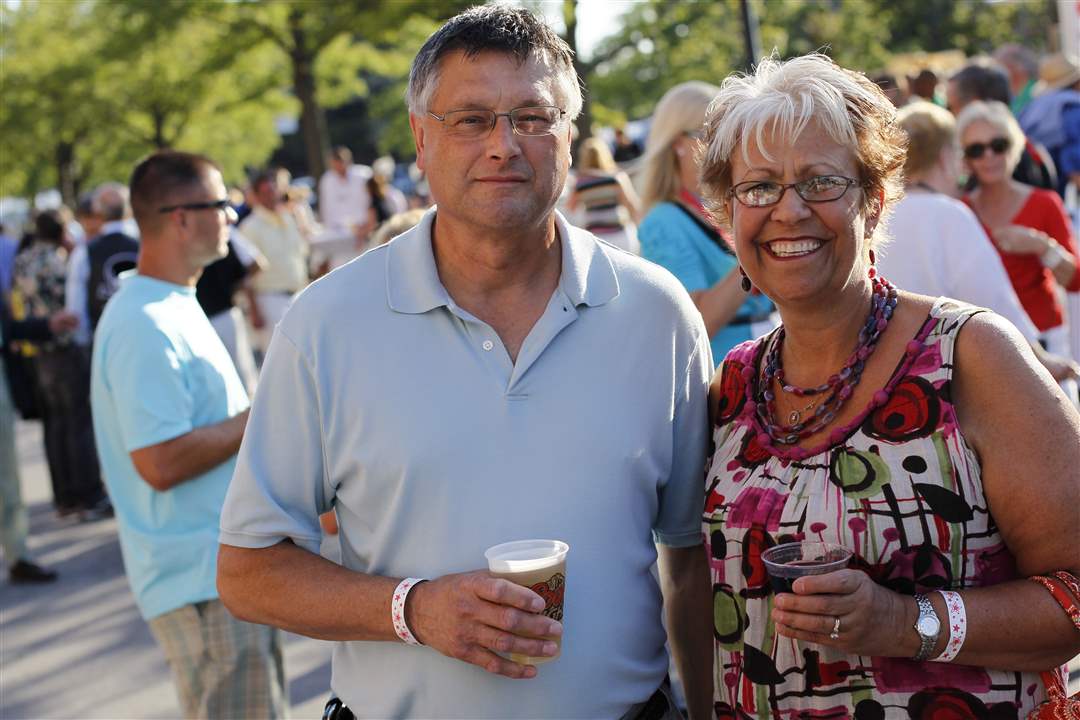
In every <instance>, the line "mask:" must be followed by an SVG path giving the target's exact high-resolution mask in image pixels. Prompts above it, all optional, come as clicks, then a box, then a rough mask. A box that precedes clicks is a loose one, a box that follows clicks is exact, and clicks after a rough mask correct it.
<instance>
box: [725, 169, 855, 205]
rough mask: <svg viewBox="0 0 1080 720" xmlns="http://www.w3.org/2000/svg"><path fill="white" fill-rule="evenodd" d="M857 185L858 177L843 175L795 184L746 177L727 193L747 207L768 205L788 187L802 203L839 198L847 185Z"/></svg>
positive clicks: (782, 194) (778, 200) (819, 177)
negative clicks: (745, 179)
mask: <svg viewBox="0 0 1080 720" xmlns="http://www.w3.org/2000/svg"><path fill="white" fill-rule="evenodd" d="M858 184H859V181H858V180H853V179H852V178H849V177H844V176H843V175H816V176H814V177H812V178H807V179H806V180H800V181H799V182H796V183H776V182H769V181H767V180H765V181H762V180H748V181H747V182H741V183H739V184H738V185H735V186H734V187H732V188H731V190H730V191H728V194H729V195H734V196H735V199H736V200H738V201H739V202H741V203H742V204H743V205H745V206H747V207H768V206H769V205H775V204H776V203H778V202H780V198H782V197H784V193H786V192H787V191H788V188H795V192H796V193H798V194H799V197H801V198H802V199H803V200H804V201H805V202H808V203H823V202H832V201H833V200H839V199H840V198H841V197H843V196H844V193H846V192H847V191H848V188H849V187H851V186H852V185H858Z"/></svg>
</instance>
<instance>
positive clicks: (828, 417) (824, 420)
mask: <svg viewBox="0 0 1080 720" xmlns="http://www.w3.org/2000/svg"><path fill="white" fill-rule="evenodd" d="M835 419H836V413H834V412H833V411H832V410H830V411H828V412H827V413H825V414H824V415H822V416H821V425H822V427H824V426H825V425H828V424H829V423H831V422H832V421H833V420H835Z"/></svg>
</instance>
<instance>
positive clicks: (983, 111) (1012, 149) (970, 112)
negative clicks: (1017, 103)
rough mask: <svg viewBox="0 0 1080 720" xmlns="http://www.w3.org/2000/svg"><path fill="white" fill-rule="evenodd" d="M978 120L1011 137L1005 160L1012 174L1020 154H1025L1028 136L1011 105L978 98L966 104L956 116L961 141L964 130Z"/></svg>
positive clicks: (957, 133)
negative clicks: (1014, 114) (1010, 108)
mask: <svg viewBox="0 0 1080 720" xmlns="http://www.w3.org/2000/svg"><path fill="white" fill-rule="evenodd" d="M976 122H984V123H986V124H987V125H990V126H991V127H994V128H996V129H998V130H1000V131H1001V132H1003V133H1005V136H1006V137H1007V138H1008V139H1009V150H1008V152H1007V153H1006V154H1005V162H1007V163H1008V168H1009V173H1010V174H1011V173H1012V171H1013V170H1015V169H1016V166H1017V165H1018V164H1019V163H1020V156H1021V155H1023V154H1024V146H1025V145H1027V138H1026V137H1024V131H1023V130H1021V129H1020V124H1019V123H1018V122H1016V118H1015V117H1013V114H1012V111H1011V110H1009V106H1008V105H1006V104H1005V103H1002V102H997V101H996V100H989V101H984V100H976V101H975V102H972V103H968V104H967V105H965V106H964V109H963V110H961V111H960V114H959V115H957V116H956V135H957V137H959V138H960V139H961V142H962V141H963V137H964V131H965V130H966V129H967V128H968V127H970V126H971V124H972V123H976Z"/></svg>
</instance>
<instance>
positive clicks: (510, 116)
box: [427, 105, 566, 139]
mask: <svg viewBox="0 0 1080 720" xmlns="http://www.w3.org/2000/svg"><path fill="white" fill-rule="evenodd" d="M535 108H545V109H551V110H558V111H559V118H558V120H556V121H555V123H554V124H553V125H552V130H554V129H555V127H557V126H558V125H559V124H560V123H562V121H563V119H564V118H565V117H566V111H565V110H563V109H562V108H561V107H559V106H558V105H523V106H521V107H516V108H510V109H509V110H507V111H506V112H501V113H500V112H495V111H494V110H485V109H482V108H460V109H457V110H447V111H446V112H444V113H443V114H442V115H438V114H436V113H433V112H431V111H430V110H428V111H427V114H428V115H430V116H431V117H433V118H435V119H436V120H438V121H439V122H440V123H443V128H445V127H446V117H447V116H448V115H450V114H451V113H456V112H477V113H489V114H490V115H491V116H492V117H493V118H494V119H493V120H492V121H491V124H490V125H488V129H487V132H486V133H483V134H480V135H477V136H476V137H477V139H479V138H481V137H487V136H488V135H490V134H491V132H492V131H493V130H494V129H495V126H496V125H498V124H499V118H501V117H504V118H506V121H507V122H509V123H510V129H511V130H512V131H513V132H514V134H515V135H520V136H521V137H544V136H545V135H551V134H552V132H551V131H548V132H545V133H540V134H539V135H530V134H529V133H523V132H521V131H519V130H518V127H517V123H516V122H514V115H513V114H514V113H516V112H517V111H518V110H531V109H535ZM451 134H453V133H451Z"/></svg>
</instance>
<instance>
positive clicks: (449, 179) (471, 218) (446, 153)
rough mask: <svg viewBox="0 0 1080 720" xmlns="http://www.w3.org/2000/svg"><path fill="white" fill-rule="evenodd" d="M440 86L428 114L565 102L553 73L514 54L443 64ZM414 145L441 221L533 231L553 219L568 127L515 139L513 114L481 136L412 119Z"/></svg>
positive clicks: (566, 161) (456, 57)
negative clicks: (464, 135)
mask: <svg viewBox="0 0 1080 720" xmlns="http://www.w3.org/2000/svg"><path fill="white" fill-rule="evenodd" d="M437 82H438V85H437V87H436V88H435V92H434V94H433V95H432V98H431V102H430V105H429V107H428V110H430V111H431V112H433V113H436V114H438V115H444V114H445V113H447V112H450V111H453V110H477V109H481V110H494V111H495V112H497V113H505V112H509V111H510V110H513V109H515V108H520V107H531V106H540V105H553V106H556V107H559V108H563V109H565V105H566V100H565V98H564V97H563V93H562V88H561V87H560V84H559V82H558V80H557V79H556V76H555V74H554V72H553V71H552V70H551V69H550V68H549V67H548V66H547V64H545V63H543V62H538V61H537V59H536V58H535V57H530V58H529V59H528V60H527V61H526V62H525V63H524V64H522V65H520V66H519V65H518V63H517V61H516V59H515V58H514V57H513V56H512V55H507V54H504V53H498V52H483V53H480V54H479V55H477V56H475V57H466V56H465V54H464V53H463V52H461V51H457V52H454V53H451V54H449V55H447V56H446V57H444V58H443V59H442V61H441V62H440V64H439V76H438V81H437ZM410 124H411V125H412V129H413V137H414V138H415V140H416V152H417V160H416V164H417V166H419V167H420V169H422V170H424V171H425V172H426V173H427V178H428V183H429V184H430V187H431V195H432V197H433V198H434V200H435V202H436V203H437V204H438V206H439V216H440V218H441V219H443V220H448V221H450V222H451V223H460V224H462V225H464V226H470V227H476V228H488V229H498V230H503V231H507V230H513V229H514V228H522V229H525V228H528V227H535V226H537V225H541V224H543V223H545V222H548V220H549V218H550V217H551V210H552V208H553V207H554V206H555V202H556V200H558V197H559V193H560V192H562V188H563V185H564V183H565V182H566V174H567V170H568V168H569V166H570V123H569V122H568V121H567V120H566V119H565V118H563V120H562V121H561V122H560V123H559V124H558V125H556V129H555V130H554V131H553V133H554V134H549V135H541V136H524V135H518V134H516V133H515V132H514V131H513V129H512V128H511V126H510V119H509V117H506V116H503V117H499V118H497V119H496V122H495V128H494V129H493V130H491V132H490V133H487V134H485V135H483V136H481V137H478V138H462V137H460V136H457V135H453V134H451V133H449V132H448V131H447V129H446V128H445V127H444V126H443V123H441V122H440V121H439V120H436V119H435V118H433V117H431V116H430V115H427V114H424V115H421V116H416V115H413V116H410Z"/></svg>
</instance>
